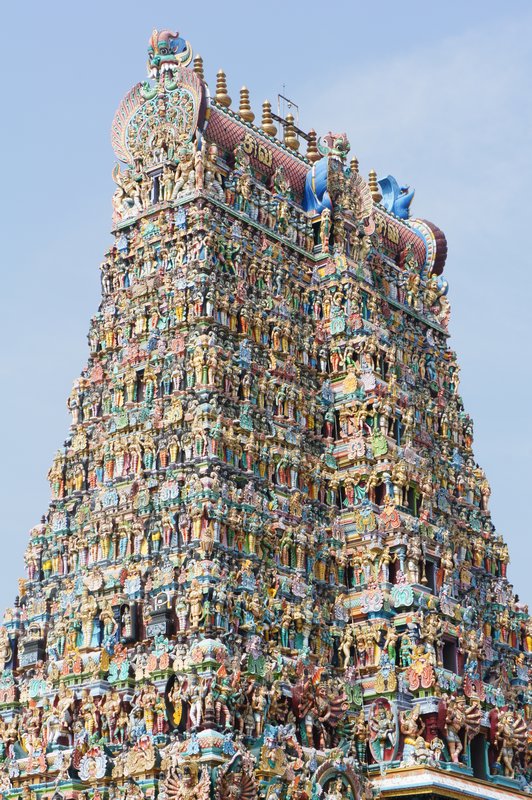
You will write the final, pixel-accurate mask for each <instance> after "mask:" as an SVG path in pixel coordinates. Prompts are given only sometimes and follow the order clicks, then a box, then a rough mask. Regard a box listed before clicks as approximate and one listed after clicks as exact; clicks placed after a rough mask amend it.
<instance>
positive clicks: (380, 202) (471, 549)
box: [0, 30, 532, 800]
mask: <svg viewBox="0 0 532 800" xmlns="http://www.w3.org/2000/svg"><path fill="white" fill-rule="evenodd" d="M148 53H149V60H148V68H149V76H150V79H149V81H147V82H144V83H138V84H137V85H136V86H135V87H134V88H133V89H132V90H131V91H130V92H129V94H128V95H127V96H126V97H125V99H124V100H123V101H122V103H121V105H120V107H119V109H118V112H117V114H116V116H115V119H114V122H113V126H112V142H113V146H114V150H115V153H116V156H117V159H118V161H119V164H118V165H117V166H116V167H115V169H114V172H113V177H114V180H115V182H116V187H117V188H116V191H115V194H114V196H113V207H114V214H113V236H114V240H113V244H112V246H111V248H110V250H109V252H108V253H107V254H106V256H105V259H104V261H103V263H102V265H101V284H102V300H101V304H100V307H99V309H98V311H97V313H96V314H95V316H94V317H93V319H92V321H91V324H90V330H89V336H88V339H89V356H88V362H87V365H86V366H85V367H84V368H83V370H82V372H81V376H80V377H79V378H78V379H77V380H76V381H75V383H74V387H73V389H72V392H71V394H70V397H69V398H68V407H69V410H70V413H71V416H72V426H71V430H70V433H69V435H68V438H67V440H66V442H65V444H64V447H63V448H62V449H61V450H59V452H58V453H57V455H56V457H55V459H54V461H53V464H52V467H51V469H50V472H49V480H50V485H51V501H50V506H49V509H48V512H47V514H46V515H45V516H44V517H43V518H42V520H41V522H40V523H39V524H38V525H36V526H35V527H34V528H33V529H32V530H31V532H30V537H29V544H28V546H27V550H26V556H25V559H26V566H27V577H26V578H25V579H24V580H20V590H19V596H18V598H17V599H16V601H15V603H14V605H13V607H12V608H9V609H7V611H6V613H5V617H4V622H3V626H2V627H1V628H0V661H1V664H0V673H1V676H0V741H1V751H0V757H1V760H0V789H1V793H2V797H3V798H5V799H6V800H18V798H21V800H157V798H159V800H191V798H194V800H318V798H322V800H343V799H344V798H345V799H346V800H370V798H378V797H382V798H396V797H404V796H407V797H416V798H418V797H421V796H424V797H440V798H441V797H444V798H467V797H477V798H488V799H491V798H495V799H496V798H509V797H519V796H524V795H525V794H527V793H529V792H530V780H531V773H532V769H531V760H530V750H529V749H528V748H529V742H530V727H531V710H530V703H529V701H530V664H531V659H532V625H531V621H530V618H529V616H528V611H527V609H526V607H524V606H522V605H521V604H520V603H519V599H518V597H517V596H515V595H514V592H513V588H512V586H511V585H510V584H509V583H508V580H507V577H506V569H507V563H508V551H507V547H506V545H505V543H504V541H503V539H502V538H501V536H500V535H498V534H497V533H496V532H495V530H494V527H493V524H492V522H491V518H490V512H489V507H488V506H489V495H490V488H489V485H488V482H487V480H486V477H485V474H484V472H483V471H482V469H481V468H480V467H479V466H478V465H477V463H476V461H475V457H474V454H473V450H472V445H473V423H472V420H471V418H470V417H469V416H468V414H467V412H466V411H465V409H464V407H463V403H462V399H461V397H460V391H459V367H458V365H457V361H456V356H455V353H454V352H453V351H452V350H450V349H449V347H448V345H447V338H448V333H447V326H448V321H449V303H448V300H447V284H446V281H445V280H444V279H443V277H442V273H443V269H444V265H445V260H446V250H447V246H446V240H445V237H444V235H443V233H442V232H441V231H440V230H439V229H438V228H437V227H436V226H435V225H433V224H432V223H431V222H427V221H425V220H422V219H417V218H413V217H411V216H410V205H411V201H412V196H413V192H412V191H410V190H409V189H408V188H407V187H403V186H401V185H400V184H399V183H398V182H397V181H396V180H395V179H394V178H393V177H391V176H387V177H382V178H381V179H380V180H379V179H378V177H377V175H376V174H375V172H373V171H372V172H370V173H369V177H368V178H367V179H366V178H365V177H363V176H362V174H361V173H360V172H359V168H358V162H357V160H356V158H351V159H350V158H349V155H348V154H349V150H350V145H349V142H348V140H347V137H346V135H345V134H343V133H342V134H337V133H329V134H327V135H325V136H323V137H321V138H319V139H318V137H317V135H316V133H315V132H314V131H312V130H311V131H309V132H308V133H305V132H303V131H301V130H300V129H299V128H298V125H297V121H296V120H295V119H294V118H293V117H292V116H291V115H290V114H288V115H287V116H286V117H281V116H280V114H275V113H273V112H272V108H271V105H270V103H269V102H264V103H263V104H262V113H261V117H260V121H259V120H257V119H256V118H255V115H254V113H253V111H252V109H251V104H250V100H249V93H248V90H247V89H246V88H243V89H241V91H240V98H239V102H238V103H235V104H234V106H232V104H231V99H230V97H229V96H228V90H227V83H226V76H225V74H224V73H223V72H222V71H220V72H218V75H217V79H216V87H215V90H214V91H213V92H210V91H209V88H208V87H207V84H206V82H205V79H204V75H203V64H202V60H201V58H200V57H199V56H196V57H194V56H193V53H192V50H191V47H190V45H189V44H188V42H186V41H185V40H184V39H182V38H180V37H179V35H178V34H177V33H171V32H170V31H166V30H163V31H159V32H158V31H154V32H153V34H152V37H151V40H150V45H149V51H148ZM303 151H305V153H304V154H303Z"/></svg>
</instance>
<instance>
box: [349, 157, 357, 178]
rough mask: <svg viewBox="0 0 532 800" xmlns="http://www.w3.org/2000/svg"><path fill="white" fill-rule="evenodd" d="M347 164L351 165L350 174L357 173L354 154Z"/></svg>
mask: <svg viewBox="0 0 532 800" xmlns="http://www.w3.org/2000/svg"><path fill="white" fill-rule="evenodd" d="M349 166H350V167H351V175H358V158H356V157H355V156H354V157H353V158H352V159H351V163H350V164H349Z"/></svg>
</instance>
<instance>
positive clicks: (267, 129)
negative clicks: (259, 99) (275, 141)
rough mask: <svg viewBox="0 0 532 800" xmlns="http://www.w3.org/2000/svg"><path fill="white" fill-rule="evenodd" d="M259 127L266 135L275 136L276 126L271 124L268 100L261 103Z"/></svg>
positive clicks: (271, 118)
mask: <svg viewBox="0 0 532 800" xmlns="http://www.w3.org/2000/svg"><path fill="white" fill-rule="evenodd" d="M260 127H261V128H262V130H263V131H264V133H267V134H268V136H275V134H276V133H277V128H276V127H275V125H274V124H273V117H272V104H271V103H270V101H269V100H265V101H264V103H263V104H262V122H261V124H260Z"/></svg>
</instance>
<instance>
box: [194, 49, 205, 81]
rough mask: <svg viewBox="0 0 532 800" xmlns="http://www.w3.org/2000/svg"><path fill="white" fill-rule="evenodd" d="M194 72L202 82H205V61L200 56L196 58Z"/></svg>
mask: <svg viewBox="0 0 532 800" xmlns="http://www.w3.org/2000/svg"><path fill="white" fill-rule="evenodd" d="M193 70H194V72H195V73H196V75H197V76H198V78H199V79H200V80H202V81H204V80H205V75H204V74H203V59H202V57H201V56H200V55H197V56H194V66H193Z"/></svg>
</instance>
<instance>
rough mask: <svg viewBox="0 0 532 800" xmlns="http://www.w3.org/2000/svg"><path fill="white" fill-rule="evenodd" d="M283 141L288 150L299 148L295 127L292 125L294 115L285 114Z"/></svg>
mask: <svg viewBox="0 0 532 800" xmlns="http://www.w3.org/2000/svg"><path fill="white" fill-rule="evenodd" d="M284 143H285V145H286V146H287V147H289V148H290V150H298V149H299V139H298V138H297V133H296V129H295V127H294V115H293V114H287V115H286V125H285V126H284Z"/></svg>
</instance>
